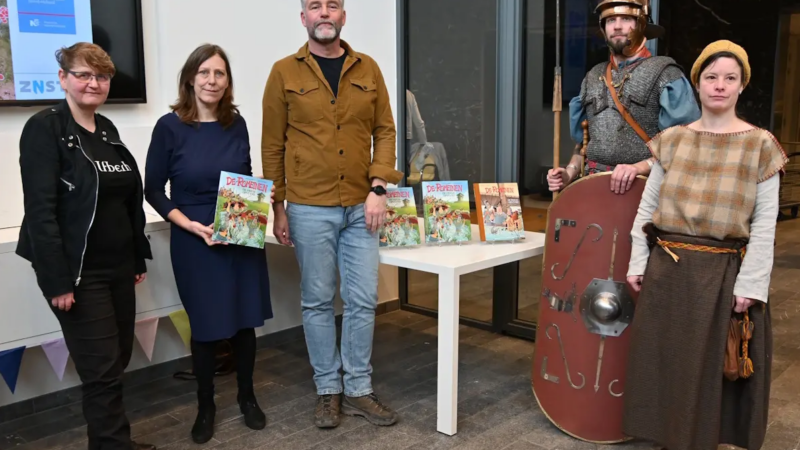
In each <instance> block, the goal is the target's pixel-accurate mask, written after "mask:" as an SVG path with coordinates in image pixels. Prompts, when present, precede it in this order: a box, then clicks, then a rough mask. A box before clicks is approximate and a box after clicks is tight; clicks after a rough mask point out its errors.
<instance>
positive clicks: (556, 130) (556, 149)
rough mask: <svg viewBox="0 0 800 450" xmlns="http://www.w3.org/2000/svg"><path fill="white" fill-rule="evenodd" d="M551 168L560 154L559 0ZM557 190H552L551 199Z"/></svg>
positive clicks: (555, 164)
mask: <svg viewBox="0 0 800 450" xmlns="http://www.w3.org/2000/svg"><path fill="white" fill-rule="evenodd" d="M553 115H554V117H553V119H554V120H553V169H558V168H559V167H560V164H559V156H560V154H561V1H560V0H556V69H555V77H554V78H553ZM557 198H558V192H553V200H555V199H557Z"/></svg>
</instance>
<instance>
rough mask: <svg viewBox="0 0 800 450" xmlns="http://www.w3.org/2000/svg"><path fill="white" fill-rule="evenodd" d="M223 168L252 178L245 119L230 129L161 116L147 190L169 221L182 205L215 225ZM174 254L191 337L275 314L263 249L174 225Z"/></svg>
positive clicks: (221, 333) (222, 333)
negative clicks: (215, 240) (213, 239)
mask: <svg viewBox="0 0 800 450" xmlns="http://www.w3.org/2000/svg"><path fill="white" fill-rule="evenodd" d="M220 171H228V172H233V173H238V174H242V175H252V166H251V162H250V141H249V135H248V132H247V124H246V123H245V120H244V118H242V117H241V116H237V118H236V121H235V123H234V124H232V125H231V126H230V127H228V129H224V128H223V127H222V125H221V124H219V123H218V122H200V123H194V124H186V123H183V122H181V120H180V119H179V118H178V116H177V115H176V114H175V113H168V114H166V115H164V116H163V117H161V118H160V119H159V120H158V122H157V123H156V126H155V128H154V129H153V136H152V140H151V142H150V148H149V150H148V153H147V164H146V169H145V195H146V198H147V202H148V203H150V205H152V206H153V208H154V209H155V210H156V211H157V212H158V213H159V214H160V215H161V216H162V217H163V218H164V219H167V215H168V214H169V213H170V211H172V210H173V209H175V208H177V209H179V210H180V211H181V212H182V213H183V214H185V215H186V217H188V218H189V219H190V220H193V221H196V222H199V223H201V224H203V225H212V224H213V223H214V210H215V207H216V202H217V189H218V186H219V176H220ZM167 181H169V182H170V197H167V195H166V193H165V185H166V183H167ZM170 256H171V258H172V269H173V271H174V273H175V282H176V284H177V286H178V294H179V295H180V297H181V302H182V303H183V307H184V308H185V309H186V312H187V314H188V315H189V323H190V325H191V331H192V339H194V340H196V341H200V342H208V341H216V340H219V339H227V338H230V337H231V336H233V335H234V334H236V332H237V331H239V330H241V329H244V328H257V327H260V326H262V325H264V321H265V320H267V319H270V318H272V304H271V302H270V294H269V276H268V274H267V258H266V253H265V252H264V250H261V249H254V248H249V247H243V246H239V245H214V246H211V247H209V246H208V245H206V243H205V241H204V240H203V239H202V238H200V237H199V236H196V235H194V234H192V233H189V232H188V231H185V230H184V229H182V228H180V227H179V226H177V225H175V224H172V228H171V241H170Z"/></svg>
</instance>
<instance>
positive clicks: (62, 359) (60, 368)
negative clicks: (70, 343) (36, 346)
mask: <svg viewBox="0 0 800 450" xmlns="http://www.w3.org/2000/svg"><path fill="white" fill-rule="evenodd" d="M42 350H44V354H45V355H47V360H48V361H50V365H51V366H52V367H53V370H54V371H55V372H56V376H57V377H58V379H59V380H63V379H64V370H65V369H66V368H67V360H68V359H69V350H67V343H66V342H64V338H61V339H54V340H52V341H47V342H42Z"/></svg>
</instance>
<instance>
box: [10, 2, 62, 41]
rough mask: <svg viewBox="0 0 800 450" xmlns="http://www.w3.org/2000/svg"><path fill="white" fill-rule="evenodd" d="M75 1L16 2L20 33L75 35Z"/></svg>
mask: <svg viewBox="0 0 800 450" xmlns="http://www.w3.org/2000/svg"><path fill="white" fill-rule="evenodd" d="M74 1H75V0H17V16H18V17H19V32H20V33H43V34H75V3H74Z"/></svg>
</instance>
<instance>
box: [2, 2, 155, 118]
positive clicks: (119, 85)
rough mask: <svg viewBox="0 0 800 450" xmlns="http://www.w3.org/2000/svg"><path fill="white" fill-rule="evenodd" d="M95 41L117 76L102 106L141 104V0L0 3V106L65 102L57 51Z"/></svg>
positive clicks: (145, 98)
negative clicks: (105, 102) (59, 76)
mask: <svg viewBox="0 0 800 450" xmlns="http://www.w3.org/2000/svg"><path fill="white" fill-rule="evenodd" d="M76 42H94V43H95V44H97V45H99V46H100V47H102V48H103V49H104V50H105V51H106V52H108V54H109V55H110V56H111V59H112V61H113V62H114V65H115V66H116V74H115V75H114V78H112V80H111V88H110V92H109V94H108V100H107V103H145V102H146V101H147V96H146V94H145V76H144V45H143V39H142V5H141V0H0V106H33V105H48V104H54V103H57V102H58V101H59V100H61V99H63V98H64V91H63V90H62V89H61V85H60V83H59V80H58V63H57V62H56V57H55V54H56V51H57V50H58V49H60V48H61V47H67V46H70V45H72V44H74V43H76Z"/></svg>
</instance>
